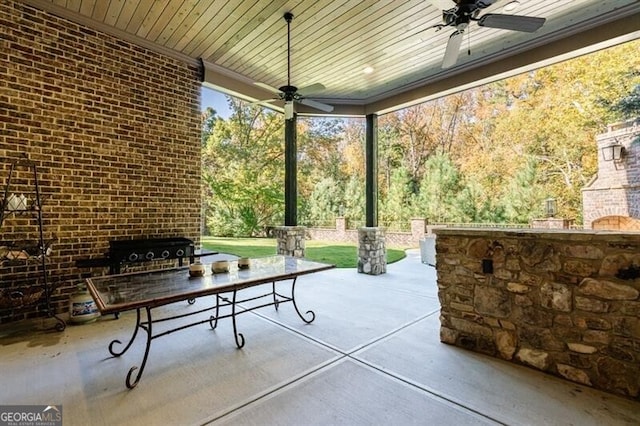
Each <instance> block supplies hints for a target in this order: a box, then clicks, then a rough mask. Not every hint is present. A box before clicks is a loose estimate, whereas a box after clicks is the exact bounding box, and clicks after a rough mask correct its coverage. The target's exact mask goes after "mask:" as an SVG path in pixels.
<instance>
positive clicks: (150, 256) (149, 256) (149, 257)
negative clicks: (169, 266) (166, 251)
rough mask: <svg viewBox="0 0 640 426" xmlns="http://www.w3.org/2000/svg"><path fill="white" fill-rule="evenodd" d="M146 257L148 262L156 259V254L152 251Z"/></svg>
mask: <svg viewBox="0 0 640 426" xmlns="http://www.w3.org/2000/svg"><path fill="white" fill-rule="evenodd" d="M145 257H146V258H147V260H151V259H153V258H154V257H155V253H154V252H152V251H149V252H147V254H146V255H145Z"/></svg>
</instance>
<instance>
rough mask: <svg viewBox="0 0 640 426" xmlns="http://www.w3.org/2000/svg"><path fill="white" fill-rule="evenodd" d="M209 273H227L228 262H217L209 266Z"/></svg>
mask: <svg viewBox="0 0 640 426" xmlns="http://www.w3.org/2000/svg"><path fill="white" fill-rule="evenodd" d="M211 272H213V273H214V274H221V273H223V272H229V261H228V260H218V261H216V262H213V263H212V264H211Z"/></svg>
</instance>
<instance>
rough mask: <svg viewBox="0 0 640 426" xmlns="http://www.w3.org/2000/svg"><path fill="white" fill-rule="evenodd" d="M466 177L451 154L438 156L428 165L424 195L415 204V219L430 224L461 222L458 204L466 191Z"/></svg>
mask: <svg viewBox="0 0 640 426" xmlns="http://www.w3.org/2000/svg"><path fill="white" fill-rule="evenodd" d="M462 188H463V186H462V176H461V174H460V172H459V171H458V169H457V167H456V166H455V164H454V163H453V162H452V161H451V158H450V157H449V155H448V154H447V153H444V152H437V153H436V154H434V155H432V156H431V157H429V159H428V160H427V162H426V163H425V173H424V176H423V178H422V181H421V182H420V192H419V193H418V195H417V196H416V197H415V198H414V200H413V203H412V204H413V207H412V210H413V215H416V216H422V217H426V218H427V219H428V220H429V221H430V222H451V221H457V220H460V218H461V216H462V215H461V212H460V209H459V206H458V205H457V204H456V200H457V197H458V195H459V192H460V191H461V190H462Z"/></svg>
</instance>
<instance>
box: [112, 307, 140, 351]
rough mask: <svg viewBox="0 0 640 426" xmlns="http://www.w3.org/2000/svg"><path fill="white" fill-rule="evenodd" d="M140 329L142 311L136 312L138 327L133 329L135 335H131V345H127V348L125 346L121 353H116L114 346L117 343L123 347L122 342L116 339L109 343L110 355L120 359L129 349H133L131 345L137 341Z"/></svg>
mask: <svg viewBox="0 0 640 426" xmlns="http://www.w3.org/2000/svg"><path fill="white" fill-rule="evenodd" d="M139 328H140V309H138V310H136V326H135V328H134V329H133V334H132V335H131V338H130V339H129V343H127V346H125V347H124V349H123V350H121V351H120V352H116V351H115V350H114V349H113V345H114V344H116V343H117V344H119V345H121V344H122V342H121V341H120V340H118V339H114V340H113V341H112V342H111V343H109V353H110V354H111V355H113V356H115V357H118V356H120V355H122V354H123V353H125V352H126V351H128V350H129V348H130V347H131V344H132V343H133V341H134V340H135V339H136V336H137V335H138V329H139Z"/></svg>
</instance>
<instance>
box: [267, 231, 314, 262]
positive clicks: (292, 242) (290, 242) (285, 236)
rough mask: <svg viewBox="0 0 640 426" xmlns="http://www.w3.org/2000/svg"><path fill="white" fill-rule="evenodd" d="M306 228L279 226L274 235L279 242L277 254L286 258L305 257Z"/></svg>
mask: <svg viewBox="0 0 640 426" xmlns="http://www.w3.org/2000/svg"><path fill="white" fill-rule="evenodd" d="M305 230H306V228H305V227H304V226H278V227H276V228H274V230H273V234H274V235H275V237H276V241H277V242H278V247H277V249H276V253H277V254H284V255H285V256H293V257H304V234H305Z"/></svg>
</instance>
